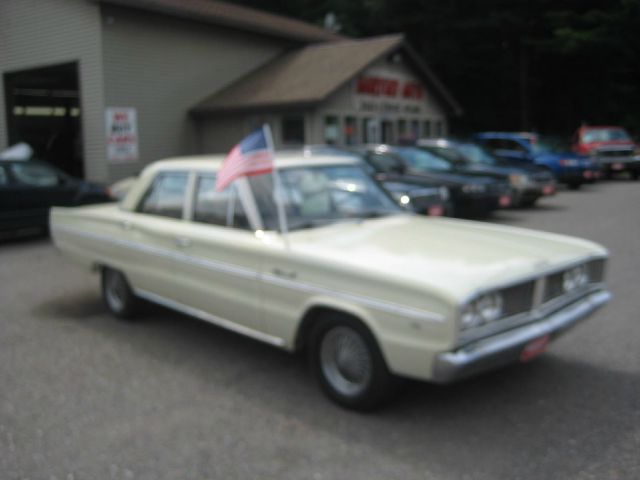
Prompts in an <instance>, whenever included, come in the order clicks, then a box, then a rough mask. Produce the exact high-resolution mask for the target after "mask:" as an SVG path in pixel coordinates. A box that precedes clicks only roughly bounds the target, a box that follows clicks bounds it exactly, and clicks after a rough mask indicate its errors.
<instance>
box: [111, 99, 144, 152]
mask: <svg viewBox="0 0 640 480" xmlns="http://www.w3.org/2000/svg"><path fill="white" fill-rule="evenodd" d="M106 126H107V160H109V161H110V162H128V161H136V160H138V122H137V116H136V109H135V108H129V107H124V108H118V107H109V108H107V109H106Z"/></svg>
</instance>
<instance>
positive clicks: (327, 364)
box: [309, 315, 397, 410]
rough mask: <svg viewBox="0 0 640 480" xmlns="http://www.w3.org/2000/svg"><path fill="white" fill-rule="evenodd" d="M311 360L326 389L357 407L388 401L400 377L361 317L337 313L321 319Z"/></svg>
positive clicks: (312, 337)
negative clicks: (385, 359) (385, 357)
mask: <svg viewBox="0 0 640 480" xmlns="http://www.w3.org/2000/svg"><path fill="white" fill-rule="evenodd" d="M309 355H310V364H311V368H312V370H313V373H314V375H315V377H316V378H317V380H318V382H319V383H320V387H321V388H322V390H323V391H324V393H325V394H326V395H327V396H328V397H329V398H330V399H331V400H333V401H334V402H336V403H338V404H340V405H342V406H344V407H346V408H350V409H354V410H370V409H373V408H375V407H377V406H380V405H382V404H383V403H384V402H386V401H388V400H389V399H390V398H391V397H392V395H393V394H394V393H395V390H396V388H395V387H396V382H397V380H396V379H395V377H393V375H392V374H391V373H390V372H389V369H388V368H387V365H386V362H385V361H384V358H383V357H382V353H381V352H380V348H379V347H378V344H377V342H376V341H375V339H374V337H373V335H372V334H371V332H370V331H369V330H368V329H367V328H366V327H365V326H364V325H363V324H362V323H360V322H359V321H357V320H355V319H353V318H351V317H348V316H343V315H335V316H331V317H328V318H325V319H322V320H320V321H318V323H317V324H316V325H315V326H314V328H313V329H312V331H311V335H310V348H309Z"/></svg>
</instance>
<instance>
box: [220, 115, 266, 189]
mask: <svg viewBox="0 0 640 480" xmlns="http://www.w3.org/2000/svg"><path fill="white" fill-rule="evenodd" d="M268 129H269V126H268V125H263V126H262V127H261V128H259V129H258V130H256V131H254V132H252V133H250V134H249V135H247V136H246V137H245V138H243V139H242V141H241V142H240V143H238V144H237V145H236V146H235V147H233V148H232V149H231V151H230V152H229V154H228V155H227V158H225V159H224V162H223V163H222V167H221V168H220V171H219V172H218V177H217V179H216V191H217V192H221V191H222V190H224V189H225V188H227V186H229V184H231V183H232V182H233V181H234V180H235V179H237V178H240V177H245V176H246V177H250V176H253V175H262V174H264V173H269V172H272V171H273V158H274V154H273V148H272V147H271V132H270V131H269V130H268Z"/></svg>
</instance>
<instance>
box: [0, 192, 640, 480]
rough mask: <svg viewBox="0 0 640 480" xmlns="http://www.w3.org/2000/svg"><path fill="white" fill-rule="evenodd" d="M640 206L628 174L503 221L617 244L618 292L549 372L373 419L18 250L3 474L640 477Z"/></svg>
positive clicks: (6, 262) (397, 405) (3, 274)
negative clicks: (113, 302)
mask: <svg viewBox="0 0 640 480" xmlns="http://www.w3.org/2000/svg"><path fill="white" fill-rule="evenodd" d="M639 205H640V183H637V182H636V183H634V182H630V181H624V180H619V181H611V182H603V183H600V184H597V185H592V186H586V187H585V188H583V189H582V190H581V191H578V192H564V191H563V192H561V193H560V194H559V195H557V196H556V197H553V198H549V199H544V200H542V201H541V202H540V205H539V207H538V208H535V209H531V210H524V211H517V210H515V211H506V212H501V213H500V214H498V215H496V216H495V217H494V218H493V219H492V221H496V222H500V223H505V224H510V225H515V226H521V227H531V228H537V229H542V230H548V231H553V232H559V233H566V234H571V235H577V236H582V237H586V238H589V239H592V240H595V241H597V242H600V243H602V244H604V245H605V246H607V247H608V248H609V249H610V250H611V261H610V265H609V269H608V278H609V285H610V287H611V290H612V292H613V294H614V296H615V298H614V300H613V301H612V302H611V304H610V305H608V306H606V307H605V308H604V309H603V310H601V311H600V312H598V313H597V314H596V315H595V316H594V317H592V318H591V319H590V320H589V321H588V322H586V323H584V324H583V325H581V326H580V327H578V328H577V329H575V330H574V331H572V332H571V333H570V334H569V335H567V336H566V337H563V338H562V339H560V340H559V341H558V342H556V343H554V344H553V345H552V346H551V348H550V351H549V352H548V353H547V354H546V355H544V356H543V357H541V358H539V359H538V360H537V361H535V362H532V363H529V364H525V365H518V366H513V367H509V368H507V369H503V370H500V371H497V372H494V373H491V374H487V375H484V376H482V377H479V378H475V379H472V380H469V381H466V382H463V383H459V384H457V385H454V386H449V387H438V386H432V385H427V384H418V383H412V384H410V385H409V386H408V387H407V388H406V389H405V390H404V391H403V392H402V394H401V395H400V396H399V398H398V399H397V400H396V401H395V402H394V403H393V404H391V405H390V406H388V407H386V408H385V409H383V410H381V411H378V412H375V413H370V414H358V413H353V412H350V411H346V410H343V409H341V408H339V407H336V406H335V405H333V404H332V403H330V402H329V401H328V400H326V399H325V398H324V396H322V394H321V393H320V391H319V390H318V389H317V388H316V386H315V384H314V382H313V381H312V379H311V378H310V377H309V375H308V373H307V369H306V365H305V362H304V359H303V358H300V357H299V356H291V355H288V354H286V353H283V352H280V351H278V350H275V349H273V348H271V347H269V346H266V345H262V344H260V343H258V342H255V341H252V340H250V339H247V338H244V337H241V336H238V335H235V334H233V333H229V332H227V331H225V330H222V329H219V328H217V327H214V326H212V325H208V324H205V323H202V322H199V321H196V320H192V319H190V318H187V317H184V316H181V315H178V314H175V313H173V312H170V311H168V310H164V309H161V308H150V309H149V310H148V311H147V313H146V315H145V317H144V318H143V319H141V321H139V322H136V323H125V322H120V321H117V320H115V319H114V318H112V317H111V316H110V315H108V314H107V312H106V309H105V308H104V307H103V305H102V303H101V299H100V295H99V285H98V278H97V276H95V275H91V274H89V273H87V272H85V271H83V270H80V269H78V268H77V267H75V266H74V265H73V264H71V263H70V262H69V261H67V260H66V259H65V258H63V257H61V256H60V255H59V254H58V252H57V251H56V250H55V249H54V248H53V247H52V245H51V243H50V242H49V240H48V239H43V238H36V239H23V240H20V241H4V242H2V243H0V306H1V308H0V478H2V479H21V480H23V479H31V480H36V479H47V480H50V479H58V480H71V479H73V480H81V479H91V480H95V479H127V480H129V479H149V480H152V479H153V480H156V479H225V480H231V479H243V480H246V479H314V480H319V479H347V478H348V479H405V480H410V479H491V480H495V479H510V480H515V479H539V478H542V479H598V480H602V479H625V480H626V479H637V478H640V347H639V341H640V318H639V315H638V311H639V310H640V309H639V307H640V295H639V294H638V280H639V275H638V272H640V256H639V255H638V252H639V251H640V215H639V214H638V206H639Z"/></svg>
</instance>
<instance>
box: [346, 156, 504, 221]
mask: <svg viewBox="0 0 640 480" xmlns="http://www.w3.org/2000/svg"><path fill="white" fill-rule="evenodd" d="M356 151H357V152H358V153H360V154H361V155H362V156H363V158H364V160H365V161H366V162H367V163H368V164H369V165H370V166H371V167H373V170H374V171H375V177H376V178H377V179H378V180H379V181H381V182H383V183H384V182H394V181H398V182H402V183H405V184H409V185H416V186H430V187H433V186H434V185H440V186H445V187H447V189H448V191H449V194H450V198H451V203H452V209H451V210H452V211H451V212H449V213H450V214H452V215H454V216H460V217H479V216H486V215H488V214H490V213H491V212H492V211H494V210H496V209H498V208H504V207H507V206H509V205H510V203H511V188H510V187H509V184H508V183H507V182H504V181H500V180H496V179H494V178H491V177H487V176H471V175H463V174H460V173H456V172H455V171H454V169H453V167H452V166H451V163H450V162H447V161H445V160H443V159H442V158H439V157H437V156H436V155H433V154H431V153H429V152H427V151H425V150H422V149H420V148H418V147H394V146H390V145H369V146H364V147H360V148H357V149H356Z"/></svg>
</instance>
